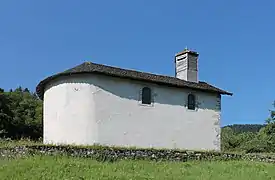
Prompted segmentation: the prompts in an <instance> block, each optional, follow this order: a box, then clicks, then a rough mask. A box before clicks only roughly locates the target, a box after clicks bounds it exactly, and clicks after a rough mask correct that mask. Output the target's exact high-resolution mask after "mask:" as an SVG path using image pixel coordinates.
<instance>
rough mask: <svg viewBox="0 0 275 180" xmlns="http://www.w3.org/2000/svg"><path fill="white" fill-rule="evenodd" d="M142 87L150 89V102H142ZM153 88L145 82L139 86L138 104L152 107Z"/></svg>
mask: <svg viewBox="0 0 275 180" xmlns="http://www.w3.org/2000/svg"><path fill="white" fill-rule="evenodd" d="M144 88H149V89H150V91H151V94H150V96H151V101H150V102H151V103H150V104H143V101H142V100H143V89H144ZM153 92H154V90H153V87H150V86H148V85H146V84H144V85H143V86H142V87H141V88H140V93H139V105H140V106H148V107H153V106H154V93H153Z"/></svg>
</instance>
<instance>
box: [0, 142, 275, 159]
mask: <svg viewBox="0 0 275 180" xmlns="http://www.w3.org/2000/svg"><path fill="white" fill-rule="evenodd" d="M32 155H63V156H64V155H65V156H72V157H83V158H92V159H96V160H99V161H108V162H113V161H116V160H122V159H128V160H155V161H180V162H186V161H194V160H205V161H217V160H220V161H228V160H247V161H260V162H268V163H275V157H271V156H267V155H259V154H254V155H252V154H234V153H221V152H210V151H201V152H200V151H182V150H168V149H162V150H157V149H135V148H132V149H130V148H118V147H102V146H94V147H74V146H46V145H35V146H17V147H6V148H0V158H16V157H27V156H32Z"/></svg>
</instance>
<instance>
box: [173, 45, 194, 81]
mask: <svg viewBox="0 0 275 180" xmlns="http://www.w3.org/2000/svg"><path fill="white" fill-rule="evenodd" d="M198 57H199V54H198V53H197V52H195V51H190V50H188V49H185V50H183V51H182V52H179V53H177V54H176V56H175V69H176V70H175V75H176V78H179V79H182V80H185V81H191V82H198Z"/></svg>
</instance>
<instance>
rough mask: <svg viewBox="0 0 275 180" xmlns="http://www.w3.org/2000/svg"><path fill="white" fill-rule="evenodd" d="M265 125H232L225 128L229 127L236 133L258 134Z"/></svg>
mask: <svg viewBox="0 0 275 180" xmlns="http://www.w3.org/2000/svg"><path fill="white" fill-rule="evenodd" d="M265 126H266V125H265V124H233V125H227V126H224V127H222V128H225V127H230V128H232V129H233V131H234V132H236V133H243V132H254V133H255V132H259V130H260V129H261V128H263V127H265Z"/></svg>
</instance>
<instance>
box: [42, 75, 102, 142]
mask: <svg viewBox="0 0 275 180" xmlns="http://www.w3.org/2000/svg"><path fill="white" fill-rule="evenodd" d="M80 77H81V76H77V75H74V76H70V77H61V78H58V79H56V80H54V81H51V82H50V83H49V84H47V86H46V88H45V93H44V107H43V108H44V110H43V111H44V118H43V123H44V127H43V128H44V133H43V134H44V135H43V136H44V137H43V141H44V143H46V144H47V143H50V144H76V145H80V144H93V143H96V139H97V124H96V121H95V117H96V116H95V101H94V98H93V93H94V92H95V91H96V88H95V86H94V85H93V84H91V83H89V82H87V81H86V82H85V80H83V79H82V78H80Z"/></svg>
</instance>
